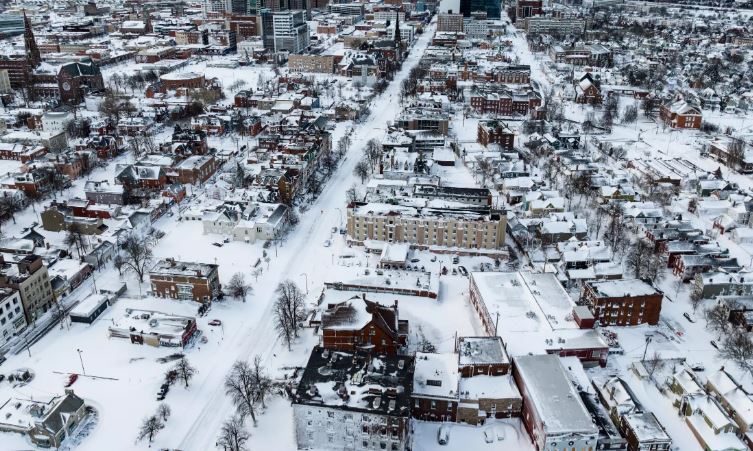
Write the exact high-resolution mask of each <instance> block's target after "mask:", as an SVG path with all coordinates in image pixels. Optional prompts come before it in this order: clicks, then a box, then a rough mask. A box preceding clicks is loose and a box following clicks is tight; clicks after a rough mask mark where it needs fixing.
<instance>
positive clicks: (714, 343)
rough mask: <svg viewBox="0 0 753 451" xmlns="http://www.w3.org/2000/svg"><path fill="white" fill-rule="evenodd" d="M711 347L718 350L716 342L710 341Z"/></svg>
mask: <svg viewBox="0 0 753 451" xmlns="http://www.w3.org/2000/svg"><path fill="white" fill-rule="evenodd" d="M711 346H713V347H714V348H716V349H719V345H718V344H716V340H711Z"/></svg>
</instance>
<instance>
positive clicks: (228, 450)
mask: <svg viewBox="0 0 753 451" xmlns="http://www.w3.org/2000/svg"><path fill="white" fill-rule="evenodd" d="M250 437H251V434H249V433H248V431H246V428H245V427H244V424H243V418H241V417H240V416H237V415H235V416H233V417H231V418H230V419H228V420H227V421H225V422H224V423H222V429H220V436H219V438H218V439H217V445H219V446H221V447H222V448H223V449H224V451H245V450H246V442H248V439H249V438H250Z"/></svg>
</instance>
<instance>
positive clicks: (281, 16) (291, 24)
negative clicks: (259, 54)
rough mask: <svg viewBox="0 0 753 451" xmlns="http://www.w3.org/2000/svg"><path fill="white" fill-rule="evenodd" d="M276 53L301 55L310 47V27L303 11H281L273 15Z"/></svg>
mask: <svg viewBox="0 0 753 451" xmlns="http://www.w3.org/2000/svg"><path fill="white" fill-rule="evenodd" d="M272 23H273V27H274V39H275V52H280V51H288V52H290V53H301V52H303V51H304V50H306V48H307V47H308V46H309V26H308V24H307V23H306V20H305V17H304V15H303V11H279V12H276V13H274V14H273V16H272Z"/></svg>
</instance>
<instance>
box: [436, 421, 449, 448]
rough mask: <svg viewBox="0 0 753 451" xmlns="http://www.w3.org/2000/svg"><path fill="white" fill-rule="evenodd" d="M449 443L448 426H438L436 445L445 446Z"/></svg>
mask: <svg viewBox="0 0 753 451" xmlns="http://www.w3.org/2000/svg"><path fill="white" fill-rule="evenodd" d="M449 442H450V426H448V425H446V424H443V425H441V426H439V431H438V432H437V443H439V444H440V445H446V444H447V443H449Z"/></svg>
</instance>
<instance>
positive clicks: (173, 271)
mask: <svg viewBox="0 0 753 451" xmlns="http://www.w3.org/2000/svg"><path fill="white" fill-rule="evenodd" d="M217 268H218V266H217V265H213V264H207V263H193V262H190V263H189V262H179V261H175V259H172V258H168V259H165V260H161V261H160V262H159V263H157V264H156V265H155V266H154V268H152V270H151V271H150V272H149V280H150V281H151V284H152V293H153V294H154V295H155V296H157V297H163V298H171V299H187V300H193V301H196V302H202V303H208V302H211V301H213V300H214V299H216V298H217V296H218V295H219V294H220V288H221V287H220V279H219V272H218V270H217Z"/></svg>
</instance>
